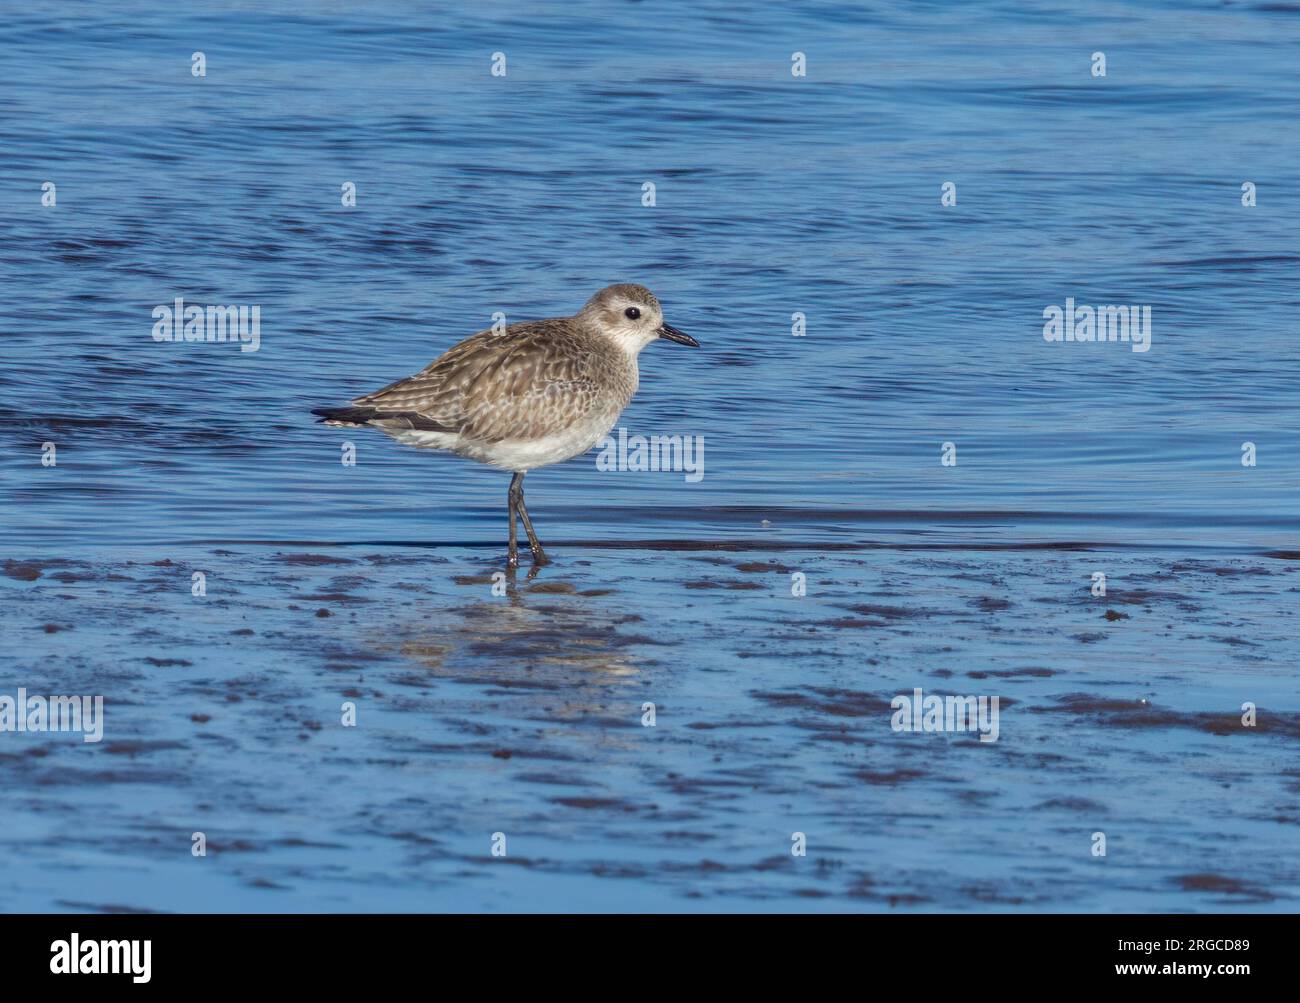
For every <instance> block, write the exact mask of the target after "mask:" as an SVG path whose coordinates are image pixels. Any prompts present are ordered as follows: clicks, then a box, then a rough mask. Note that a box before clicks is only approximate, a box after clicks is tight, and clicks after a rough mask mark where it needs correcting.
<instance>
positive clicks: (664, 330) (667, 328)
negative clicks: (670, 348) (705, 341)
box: [659, 324, 700, 348]
mask: <svg viewBox="0 0 1300 1003" xmlns="http://www.w3.org/2000/svg"><path fill="white" fill-rule="evenodd" d="M659 337H661V338H667V339H668V340H669V341H675V342H677V344H679V345H690V346H691V347H692V348H699V347H700V343H699V342H698V341H696V340H695V339H694V338H692V337H691V336H690V335H689V334H687V333H686V332H685V331H679V330H677V328H675V327H673V326H672V325H671V324H664V325H662V326H661V327H660V328H659Z"/></svg>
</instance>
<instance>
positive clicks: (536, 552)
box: [532, 547, 551, 567]
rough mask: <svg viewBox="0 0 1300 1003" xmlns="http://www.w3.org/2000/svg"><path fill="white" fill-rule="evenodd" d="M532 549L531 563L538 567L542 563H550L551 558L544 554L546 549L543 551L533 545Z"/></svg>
mask: <svg viewBox="0 0 1300 1003" xmlns="http://www.w3.org/2000/svg"><path fill="white" fill-rule="evenodd" d="M532 550H533V564H535V565H537V566H539V567H540V566H541V565H543V564H550V563H551V559H550V558H549V557H547V556H546V551H544V550H543V549H542V548H541V547H533V548H532Z"/></svg>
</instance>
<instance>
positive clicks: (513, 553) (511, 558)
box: [506, 474, 524, 568]
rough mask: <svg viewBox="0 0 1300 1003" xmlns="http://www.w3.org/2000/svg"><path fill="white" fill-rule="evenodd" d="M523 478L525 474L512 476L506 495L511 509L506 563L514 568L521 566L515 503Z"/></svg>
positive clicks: (508, 506) (507, 506)
mask: <svg viewBox="0 0 1300 1003" xmlns="http://www.w3.org/2000/svg"><path fill="white" fill-rule="evenodd" d="M523 479H524V475H523V474H515V476H514V477H512V478H510V491H509V493H508V494H507V495H506V508H508V509H509V510H510V550H509V551H508V552H507V555H506V564H507V565H508V566H510V567H512V568H517V567H519V547H518V545H517V544H516V543H515V503H516V499H517V498H518V497H519V496H520V485H521V483H522V481H523Z"/></svg>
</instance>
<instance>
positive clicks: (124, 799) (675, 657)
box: [0, 544, 1300, 911]
mask: <svg viewBox="0 0 1300 1003" xmlns="http://www.w3.org/2000/svg"><path fill="white" fill-rule="evenodd" d="M552 549H553V551H554V556H555V557H556V558H558V560H557V563H556V564H555V565H554V566H551V567H548V568H545V569H542V570H541V572H540V574H538V575H537V576H536V577H534V578H531V579H530V578H529V577H528V576H527V575H526V574H525V573H524V571H521V572H520V573H519V575H518V576H517V577H515V578H514V579H508V578H502V577H500V576H494V572H497V571H500V570H501V568H500V565H499V562H498V559H497V555H496V554H495V552H487V551H483V550H477V549H468V548H459V549H457V548H451V547H440V548H436V549H426V548H418V547H398V546H391V547H378V546H374V545H369V544H367V545H358V546H347V547H343V546H328V547H325V546H321V547H307V548H303V547H291V546H267V545H245V544H239V545H228V546H221V547H212V546H209V547H192V548H168V549H167V550H166V552H162V551H161V550H157V549H152V550H150V551H148V552H127V551H121V550H112V551H110V550H103V549H100V550H96V551H94V552H93V553H88V554H86V555H85V556H82V557H76V558H73V557H66V558H59V559H49V558H42V557H40V556H39V555H23V554H20V555H16V556H13V557H11V558H4V559H0V623H2V625H3V634H4V638H5V647H6V652H7V656H8V657H7V658H6V659H5V668H4V672H3V679H0V695H6V694H7V695H9V696H14V695H15V694H16V693H17V691H18V689H19V687H22V688H25V690H26V691H27V692H28V693H29V694H45V695H53V694H85V695H91V694H100V695H102V696H103V698H104V733H103V739H102V741H100V742H97V743H86V742H84V741H82V737H81V736H80V735H77V734H57V733H32V732H27V733H17V732H0V786H2V787H3V793H4V798H3V801H2V802H0V805H2V807H0V815H2V816H3V817H2V818H0V822H2V824H0V902H3V904H4V905H3V908H5V909H7V910H11V911H19V910H34V911H46V910H78V911H86V910H89V911H120V910H194V911H321V910H330V911H349V910H365V911H403V910H429V911H437V910H467V911H479V910H486V911H512V910H523V911H527V910H548V909H567V910H736V911H764V910H787V911H788V910H819V911H825V910H836V911H891V910H892V911H913V910H945V911H954V910H955V911H988V910H996V911H1019V910H1043V911H1062V910H1082V911H1092V910H1098V911H1103V910H1120V909H1123V910H1139V911H1140V910H1153V911H1154V910H1161V911H1178V910H1188V911H1231V910H1250V911H1294V909H1295V908H1296V906H1297V902H1298V901H1300V857H1298V856H1297V854H1296V853H1295V847H1296V846H1297V845H1298V842H1300V756H1298V755H1297V753H1298V752H1300V684H1298V683H1297V671H1296V666H1297V664H1298V661H1300V660H1298V659H1297V655H1298V654H1300V630H1297V626H1298V624H1297V614H1296V609H1297V603H1296V599H1297V594H1298V592H1297V590H1298V589H1300V573H1298V571H1300V555H1297V554H1294V553H1287V552H1274V553H1259V554H1250V555H1239V556H1231V557H1223V556H1217V555H1216V556H1205V555H1200V556H1189V555H1187V554H1178V553H1159V552H1145V553H1134V552H1132V551H1125V552H1121V551H1107V550H1105V549H1103V548H1090V549H1087V548H1085V549H1080V548H1068V547H1067V548H1061V549H1053V548H1043V547H1039V548H1033V549H1015V548H1003V549H999V550H989V551H981V550H977V549H968V550H948V551H945V550H909V549H896V548H895V549H891V548H880V549H872V550H854V549H852V548H845V549H838V550H836V549H828V548H825V547H809V548H807V549H800V548H799V547H798V546H793V547H791V546H783V547H780V548H776V547H771V548H765V547H763V546H762V545H761V544H756V545H748V546H746V547H744V548H736V547H729V548H727V549H721V548H711V547H708V546H707V545H705V544H700V545H697V546H676V547H671V548H661V549H653V548H647V549H637V548H635V547H630V546H625V547H621V548H614V547H601V546H585V547H584V546H579V545H569V546H564V545H561V544H556V545H554V546H553V548H552ZM1097 572H1101V573H1103V574H1104V575H1105V576H1106V594H1105V595H1104V596H1098V595H1094V594H1093V584H1094V574H1095V573H1097ZM196 573H198V574H201V575H202V576H203V578H202V583H203V590H202V591H205V593H206V594H204V595H194V594H193V592H194V591H195V582H196V579H195V577H194V576H195V574H196ZM800 575H802V576H803V577H802V579H800V578H799V577H798V576H800ZM797 584H801V585H802V587H803V589H804V590H806V594H804V595H795V594H793V593H794V592H797V591H799V589H797V588H795V587H794V586H796V585H797ZM502 593H503V594H502ZM917 689H920V690H922V692H923V693H924V694H927V695H938V696H940V697H946V696H960V697H974V698H979V697H984V698H992V697H997V698H998V703H997V706H998V720H997V737H996V741H981V740H980V737H981V736H980V733H979V732H975V731H926V730H914V731H906V730H896V729H895V727H894V724H895V712H896V708H895V706H894V705H893V703H892V701H894V699H895V698H896V697H898V696H900V695H902V696H908V697H911V696H912V695H913V694H914V693H915V691H916V690H917ZM1245 704H1250V705H1253V706H1254V708H1255V715H1254V724H1253V725H1244V724H1243V722H1242V718H1243V713H1244V712H1243V709H1242V708H1243V705H1245ZM649 705H653V724H652V725H651V724H649V723H648V722H649V714H650V710H651V708H650V706H649ZM349 708H352V713H354V715H355V725H353V726H346V725H345V724H344V723H343V718H344V716H345V715H346V714H348V713H349ZM985 737H987V735H986V736H985ZM195 833H203V834H204V838H205V840H206V847H207V854H206V856H202V857H196V856H194V855H193V853H192V852H191V847H192V845H193V844H192V840H193V835H194V834H195ZM494 834H499V835H494ZM796 834H802V841H803V842H804V843H805V844H806V853H805V855H802V856H798V855H795V854H793V853H792V852H791V851H792V847H794V846H796V845H797V844H798V843H799V841H800V837H799V836H798V835H796ZM1097 834H1104V839H1105V851H1106V852H1105V855H1104V856H1101V855H1098V854H1097V853H1096V852H1095V848H1096V847H1097V846H1098V836H1097ZM502 850H504V853H502ZM494 851H495V852H494Z"/></svg>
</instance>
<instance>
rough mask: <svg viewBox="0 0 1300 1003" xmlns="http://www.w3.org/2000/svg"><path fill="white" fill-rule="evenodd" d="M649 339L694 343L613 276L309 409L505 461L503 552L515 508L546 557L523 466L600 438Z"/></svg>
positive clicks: (418, 443)
mask: <svg viewBox="0 0 1300 1003" xmlns="http://www.w3.org/2000/svg"><path fill="white" fill-rule="evenodd" d="M660 339H663V340H666V341H672V342H676V343H677V344H679V345H688V346H690V347H692V348H699V347H700V343H699V342H698V341H696V340H695V339H694V338H692V337H691V336H690V335H689V334H686V333H685V332H684V331H680V330H678V329H677V328H675V327H672V326H671V325H669V324H667V323H665V322H664V317H663V308H662V307H661V306H660V303H659V300H658V299H657V298H656V297H655V295H654V294H653V293H652V292H650V290H649V289H647V288H646V287H645V286H640V285H635V284H633V283H626V282H624V283H617V284H615V285H611V286H606V287H605V288H604V289H601V290H600V291H599V292H598V293H596V294H595V295H594V296H592V297H591V299H589V300H587V302H586V304H585V305H584V306H583V307H582V309H581V310H579V311H578V312H577V313H575V314H574V315H573V316H572V317H553V318H549V319H546V320H533V321H523V322H519V323H515V324H509V325H506V326H504V327H501V328H499V329H498V328H489V329H487V330H484V331H479V332H478V333H477V334H473V335H471V336H470V337H468V338H466V339H465V340H464V341H461V342H460V343H459V344H457V345H455V346H453V347H452V348H450V349H448V351H447V352H445V353H444V354H443V355H441V356H440V357H439V358H437V359H435V360H434V361H433V362H431V363H429V365H427V366H425V367H424V368H423V369H422V370H420V371H419V372H418V373H416V374H415V375H413V376H408V377H406V378H405V379H400V380H398V381H396V382H395V383H390V384H389V385H388V386H386V387H384V388H383V389H381V390H376V391H375V392H374V393H369V394H365V395H364V396H361V397H357V398H355V399H353V400H352V401H351V403H350V404H348V405H347V406H342V407H320V408H313V409H312V414H314V415H317V416H318V417H319V423H321V424H325V425H328V426H333V427H341V428H361V427H365V426H370V427H373V428H378V429H379V430H381V431H383V432H387V433H388V434H389V435H390V436H392V437H393V438H394V439H396V440H397V441H398V442H399V443H403V444H405V445H408V446H414V447H416V448H420V449H441V450H447V451H450V452H452V453H455V454H457V455H458V456H464V457H467V458H469V459H471V460H476V461H478V462H480V463H486V464H489V465H491V466H493V467H497V468H499V469H502V470H508V471H511V472H512V474H513V476H512V477H511V479H510V490H509V491H508V493H507V495H506V507H507V512H508V514H509V522H510V536H509V544H508V549H507V564H508V566H509V567H511V568H516V567H518V566H519V548H518V545H517V542H516V537H517V530H516V526H515V519H516V515H517V516H518V518H519V521H521V522H522V523H523V525H524V532H525V533H526V534H527V535H528V547H529V550H530V551H531V552H532V556H533V564H534V565H535V566H540V565H544V564H548V563H550V561H549V559H548V558H547V556H546V551H545V550H544V549H543V548H542V544H541V541H540V540H539V539H538V538H537V534H536V533H535V532H534V531H533V524H532V520H530V519H529V518H528V509H527V508H526V507H525V505H524V475H525V474H526V473H527V472H528V471H530V470H535V469H537V468H538V467H545V466H549V465H551V464H553V463H561V462H563V461H564V460H568V459H571V458H572V457H574V456H578V455H580V454H582V453H585V452H586V451H587V450H588V449H590V448H591V447H592V446H594V445H596V443H598V442H600V441H601V440H602V439H603V438H604V437H605V436H606V435H607V434H608V433H609V432H610V430H611V429H613V427H614V425H615V423H617V421H618V418H619V415H621V414H622V413H623V409H624V408H625V407H627V405H628V402H629V401H631V400H632V396H633V394H635V393H636V391H637V386H638V383H639V380H640V373H639V370H638V368H637V357H638V356H639V355H640V354H641V350H642V349H643V348H645V347H646V346H647V345H649V344H650V343H651V342H652V341H657V340H660Z"/></svg>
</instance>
